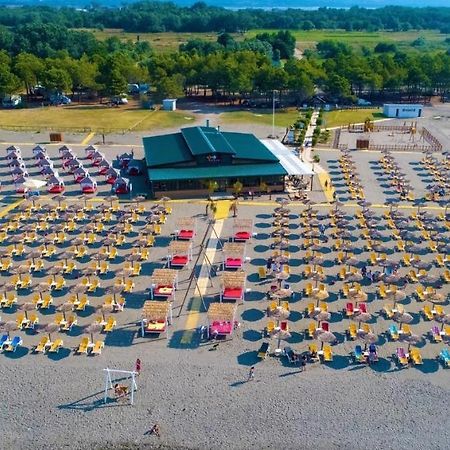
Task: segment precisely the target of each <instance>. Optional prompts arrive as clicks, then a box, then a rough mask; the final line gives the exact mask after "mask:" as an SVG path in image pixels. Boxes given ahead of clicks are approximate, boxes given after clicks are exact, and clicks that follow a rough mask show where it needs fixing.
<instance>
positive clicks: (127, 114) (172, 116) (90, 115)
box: [0, 106, 193, 132]
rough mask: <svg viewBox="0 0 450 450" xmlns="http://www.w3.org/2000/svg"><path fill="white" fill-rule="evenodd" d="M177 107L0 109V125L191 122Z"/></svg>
mask: <svg viewBox="0 0 450 450" xmlns="http://www.w3.org/2000/svg"><path fill="white" fill-rule="evenodd" d="M192 119H193V117H192V118H189V116H188V115H187V114H185V113H183V112H180V111H150V110H143V109H126V108H108V107H101V106H92V107H91V106H71V107H43V108H30V109H19V110H0V129H1V128H4V129H20V128H22V127H24V128H25V129H33V130H40V129H52V130H58V131H71V130H73V131H78V130H79V131H88V130H92V131H105V132H113V131H127V130H134V131H145V130H152V129H158V128H169V127H177V126H182V125H186V124H189V123H192V121H193V120H192Z"/></svg>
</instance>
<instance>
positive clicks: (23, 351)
mask: <svg viewBox="0 0 450 450" xmlns="http://www.w3.org/2000/svg"><path fill="white" fill-rule="evenodd" d="M29 352H30V349H29V348H28V347H23V346H20V347H17V349H16V351H15V352H3V354H4V355H5V357H6V358H9V359H20V358H23V357H24V356H26V355H28V353H29Z"/></svg>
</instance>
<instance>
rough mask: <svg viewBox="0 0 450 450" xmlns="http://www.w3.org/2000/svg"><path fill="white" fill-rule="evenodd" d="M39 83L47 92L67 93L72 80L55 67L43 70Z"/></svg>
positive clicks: (65, 72)
mask: <svg viewBox="0 0 450 450" xmlns="http://www.w3.org/2000/svg"><path fill="white" fill-rule="evenodd" d="M41 81H42V85H43V86H44V87H45V88H46V89H47V90H48V91H57V92H67V91H68V90H70V88H71V86H72V80H71V78H70V75H69V74H68V73H67V71H66V70H64V69H59V68H57V67H49V68H48V69H46V70H44V72H43V73H42V80H41Z"/></svg>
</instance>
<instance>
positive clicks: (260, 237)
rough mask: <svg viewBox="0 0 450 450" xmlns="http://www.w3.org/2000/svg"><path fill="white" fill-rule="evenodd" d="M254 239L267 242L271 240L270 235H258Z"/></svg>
mask: <svg viewBox="0 0 450 450" xmlns="http://www.w3.org/2000/svg"><path fill="white" fill-rule="evenodd" d="M254 239H255V240H257V241H267V240H269V239H270V234H269V233H258V234H257V235H256V237H255V238H254Z"/></svg>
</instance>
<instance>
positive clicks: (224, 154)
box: [143, 126, 287, 198]
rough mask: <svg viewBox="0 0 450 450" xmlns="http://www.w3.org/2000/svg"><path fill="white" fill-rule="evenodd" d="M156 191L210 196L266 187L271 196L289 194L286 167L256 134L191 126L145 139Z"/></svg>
mask: <svg viewBox="0 0 450 450" xmlns="http://www.w3.org/2000/svg"><path fill="white" fill-rule="evenodd" d="M143 144H144V152H145V162H146V166H147V174H148V181H149V185H150V193H151V195H152V196H153V197H156V198H158V197H161V196H168V197H171V198H189V197H205V196H207V195H208V194H212V193H213V192H220V193H228V194H231V193H233V190H234V188H233V185H234V184H235V183H236V182H237V181H239V182H240V183H242V185H243V189H242V191H243V192H258V191H260V190H261V185H262V184H263V183H264V184H266V185H267V186H268V188H269V189H270V191H271V192H280V191H283V190H284V178H285V176H286V175H287V171H286V169H285V168H284V167H283V166H282V165H281V163H280V161H279V159H278V158H277V157H276V156H275V155H274V154H273V153H272V152H271V151H270V150H269V149H268V148H267V147H266V146H265V145H264V144H263V143H262V142H261V141H260V140H259V139H257V138H256V137H255V136H254V135H252V134H248V133H234V132H223V131H220V130H219V129H216V128H213V127H209V126H206V127H187V128H182V129H181V130H180V132H178V133H172V134H165V135H160V136H151V137H145V138H144V139H143Z"/></svg>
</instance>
